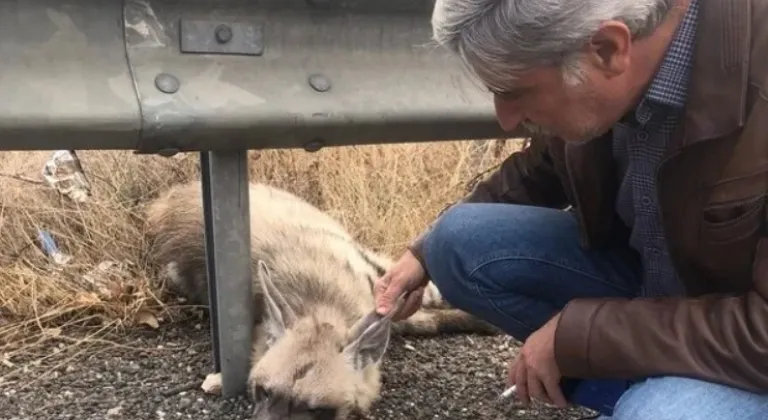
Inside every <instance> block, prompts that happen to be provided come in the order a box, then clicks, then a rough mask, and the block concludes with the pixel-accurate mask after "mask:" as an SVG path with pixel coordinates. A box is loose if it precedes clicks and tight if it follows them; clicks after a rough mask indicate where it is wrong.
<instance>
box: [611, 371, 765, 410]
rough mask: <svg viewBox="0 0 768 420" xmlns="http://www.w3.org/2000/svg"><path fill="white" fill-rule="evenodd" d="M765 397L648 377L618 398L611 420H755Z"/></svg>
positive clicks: (694, 382)
mask: <svg viewBox="0 0 768 420" xmlns="http://www.w3.org/2000/svg"><path fill="white" fill-rule="evenodd" d="M766 418H768V396H766V395H758V394H753V393H749V392H746V391H742V390H739V389H734V388H729V387H727V386H724V385H719V384H714V383H710V382H705V381H700V380H696V379H689V378H681V377H662V378H651V379H648V380H647V381H644V382H641V383H638V384H636V385H634V386H633V387H631V388H630V389H629V390H627V392H626V393H625V394H624V395H623V396H622V397H621V399H619V401H618V403H617V405H616V409H615V410H614V413H613V417H611V418H610V419H611V420H673V419H674V420H699V419H707V420H730V419H739V420H758V419H766Z"/></svg>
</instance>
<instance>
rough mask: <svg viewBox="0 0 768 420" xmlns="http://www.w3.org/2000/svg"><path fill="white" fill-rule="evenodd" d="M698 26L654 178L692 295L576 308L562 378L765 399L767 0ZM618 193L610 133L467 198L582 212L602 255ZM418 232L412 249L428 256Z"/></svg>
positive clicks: (565, 339) (562, 347)
mask: <svg viewBox="0 0 768 420" xmlns="http://www.w3.org/2000/svg"><path fill="white" fill-rule="evenodd" d="M699 19H700V20H699V30H698V40H697V47H696V52H695V58H694V61H695V62H694V68H693V71H692V81H691V83H692V85H691V88H690V90H689V99H688V106H687V111H686V117H685V121H684V124H683V127H682V130H680V131H679V132H678V135H677V141H678V144H677V147H676V148H675V149H676V150H675V151H673V152H671V153H669V154H668V155H667V156H666V158H665V160H664V161H663V163H662V164H661V166H660V168H659V171H658V174H657V176H658V185H659V205H660V207H661V213H662V219H663V223H664V227H665V230H666V233H667V240H668V243H669V248H670V253H671V255H672V258H673V261H674V264H675V266H676V268H677V271H678V273H679V274H680V276H681V279H682V280H683V282H684V284H685V285H686V286H687V289H688V292H689V293H690V295H691V297H688V298H661V299H632V300H623V299H604V298H595V299H577V300H574V301H572V302H570V303H569V304H568V305H567V306H566V307H565V309H564V310H563V312H562V316H561V319H560V323H559V325H558V327H557V332H556V336H555V354H556V358H557V362H558V365H559V367H560V369H561V372H562V374H563V375H564V376H571V377H582V378H586V377H614V378H616V377H622V378H633V377H638V376H651V375H670V374H675V375H683V376H690V377H697V378H702V379H706V380H711V381H714V382H719V383H723V384H728V385H732V386H736V387H740V388H744V389H749V390H761V391H768V231H767V230H766V220H767V219H768V213H766V194H768V90H767V89H768V0H703V1H702V4H701V9H700V13H699ZM617 186H618V180H617V177H616V176H615V175H614V162H613V159H612V155H611V139H610V135H606V136H604V137H601V138H597V139H594V140H592V141H590V142H587V143H585V144H582V145H574V144H565V143H564V142H563V141H561V140H559V139H555V138H547V139H543V138H540V139H532V142H531V145H530V147H528V148H527V149H525V150H524V151H521V152H517V153H514V154H512V155H511V156H510V157H508V158H507V159H506V161H505V162H504V163H503V164H502V166H501V167H500V168H499V169H498V170H497V171H496V172H495V173H493V174H492V175H491V176H490V177H489V179H487V180H485V181H483V182H482V183H480V184H479V185H478V186H476V188H475V189H474V190H473V192H472V193H470V194H469V195H468V196H467V197H465V198H464V199H463V200H461V202H490V201H494V202H508V203H526V204H534V205H540V206H548V207H557V208H563V207H566V206H567V205H572V206H573V207H574V209H575V211H576V214H577V215H578V217H579V220H580V221H581V229H582V240H583V244H584V246H586V247H589V246H594V247H598V246H600V245H601V244H602V243H603V240H604V239H605V238H606V233H607V232H606V230H607V229H609V224H608V223H602V222H603V221H606V220H613V218H614V201H615V198H616V192H617ZM425 233H426V232H425ZM422 238H423V235H422V236H420V237H419V238H417V239H416V240H415V241H414V242H413V243H412V244H411V246H410V247H409V248H410V249H411V250H412V251H413V252H414V253H415V254H416V256H417V258H419V259H422V249H421V248H422ZM422 261H423V259H422Z"/></svg>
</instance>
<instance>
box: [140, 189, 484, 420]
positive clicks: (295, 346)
mask: <svg viewBox="0 0 768 420" xmlns="http://www.w3.org/2000/svg"><path fill="white" fill-rule="evenodd" d="M249 203H250V225H251V232H252V233H251V249H252V272H253V278H254V282H253V286H254V287H253V293H254V299H255V311H254V312H255V319H254V328H255V329H254V332H255V334H254V351H253V359H252V367H251V373H250V389H251V396H252V398H254V399H255V402H256V407H257V413H256V417H258V418H263V419H269V418H275V417H280V415H284V414H285V413H283V414H280V410H283V411H285V410H289V409H290V411H291V413H290V416H289V417H280V418H295V419H299V418H307V419H309V418H318V419H321V418H328V419H341V418H345V417H346V416H347V414H348V413H350V412H352V411H358V412H365V411H367V410H368V409H369V407H370V405H371V404H372V403H373V402H374V401H375V400H376V399H377V398H378V394H379V387H380V378H379V363H380V360H381V357H382V356H383V354H384V351H385V349H386V347H387V344H388V341H389V336H390V330H393V331H394V332H395V333H397V334H411V335H414V334H415V335H436V334H441V333H445V332H475V333H482V334H489V333H490V334H495V333H497V332H498V331H497V330H496V329H495V328H494V327H492V326H490V325H488V324H487V323H485V322H482V321H480V320H478V319H476V318H474V317H472V316H470V315H468V314H467V313H465V312H463V311H460V310H458V309H453V308H450V307H449V306H448V305H447V303H446V302H445V301H444V300H443V299H442V297H441V296H440V293H439V291H438V290H437V289H436V288H435V287H434V286H433V285H432V284H431V283H430V285H429V287H428V289H427V292H426V293H425V294H424V301H423V303H424V305H423V308H422V309H421V310H420V311H419V312H417V313H416V314H415V315H414V316H412V317H411V318H409V319H407V320H405V321H400V322H397V323H394V324H393V323H391V322H389V320H388V319H381V318H380V317H377V316H374V312H373V308H374V295H373V284H374V282H375V281H376V279H377V278H378V277H380V276H381V275H382V274H383V273H384V272H385V271H386V270H387V269H388V268H389V267H390V266H391V265H392V263H393V261H392V260H390V259H389V258H388V257H386V256H383V255H381V254H378V253H376V252H373V251H372V250H370V249H368V248H366V247H365V246H363V245H361V244H360V243H358V242H357V241H355V239H354V238H353V237H352V236H351V235H350V234H349V233H348V232H347V231H346V229H345V228H344V227H343V226H342V225H341V224H340V223H339V222H337V221H336V220H335V219H333V218H332V217H330V216H329V215H328V214H327V213H325V212H322V211H320V210H319V209H317V208H316V207H314V206H312V205H311V204H309V203H308V202H306V201H305V200H303V199H302V198H300V197H298V196H296V195H294V194H291V193H289V192H287V191H284V190H281V189H277V188H274V187H271V186H268V185H265V184H258V183H251V184H250V186H249ZM203 235H204V224H203V213H202V197H201V188H200V184H199V182H191V183H187V184H184V185H179V186H175V187H172V188H171V189H170V190H169V191H167V192H165V193H164V194H163V195H161V196H160V197H159V198H157V199H156V200H154V201H153V202H152V203H150V204H149V206H148V208H147V236H148V239H149V242H150V248H149V254H148V255H149V259H150V261H151V263H152V264H153V265H155V266H156V267H158V276H157V280H158V281H159V282H161V283H162V284H165V285H167V286H168V289H169V290H170V291H171V292H173V293H175V294H178V295H180V296H183V297H185V298H186V299H188V300H189V301H190V302H191V303H195V304H202V305H205V304H207V294H208V293H207V283H206V269H205V247H204V241H203ZM267 401H269V404H266V402H267ZM267 407H269V408H267ZM281 407H282V408H281ZM259 410H261V411H259ZM323 416H325V417H323Z"/></svg>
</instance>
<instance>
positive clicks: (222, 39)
mask: <svg viewBox="0 0 768 420" xmlns="http://www.w3.org/2000/svg"><path fill="white" fill-rule="evenodd" d="M213 33H214V35H215V36H216V42H218V43H219V44H226V43H227V42H229V41H231V40H232V28H230V27H229V25H224V24H221V25H219V26H217V27H216V29H214V31H213Z"/></svg>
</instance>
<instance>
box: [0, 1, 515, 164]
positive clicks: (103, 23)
mask: <svg viewBox="0 0 768 420" xmlns="http://www.w3.org/2000/svg"><path fill="white" fill-rule="evenodd" d="M431 9H432V1H431V0H409V1H405V0H354V1H343V0H338V1H337V0H311V1H310V0H262V1H254V0H219V1H215V2H212V1H210V0H186V1H173V0H125V1H119V0H59V1H55V0H37V1H34V2H23V1H20V0H17V1H2V2H0V33H2V35H3V36H2V37H0V57H2V60H3V66H1V67H0V98H3V100H2V101H0V134H2V136H1V138H2V140H0V149H58V148H60V147H62V145H63V144H65V145H66V147H69V148H74V149H140V150H141V151H143V152H159V151H163V152H167V151H168V150H171V151H176V150H178V151H188V150H217V149H229V150H232V149H244V148H247V149H261V148H286V147H305V146H306V147H310V148H317V147H324V146H336V145H348V144H364V143H383V142H411V141H426V140H451V139H463V138H473V139H476V138H494V137H501V136H504V134H503V133H502V132H501V130H500V128H499V127H498V124H497V123H496V121H495V119H494V116H493V108H492V102H491V98H490V96H489V95H488V94H487V93H486V92H484V91H483V90H482V89H481V88H480V87H479V86H478V85H477V84H476V83H474V82H472V81H470V80H469V79H468V78H467V75H466V72H465V71H464V69H463V68H462V67H461V66H460V64H459V63H458V61H457V60H456V59H454V58H452V57H448V56H447V55H446V53H445V52H444V51H442V50H440V49H436V48H435V47H433V46H432V45H431V44H430V35H431V27H430V25H429V19H430V14H431ZM182 20H183V21H184V22H194V21H205V22H207V23H206V24H204V25H197V26H196V30H197V31H198V32H197V33H196V34H195V36H194V37H193V38H194V40H193V42H192V44H189V43H185V48H183V49H182V45H181V44H182V43H181V39H182V31H181V22H182ZM219 24H221V25H228V26H229V27H230V29H232V31H231V36H232V37H231V38H230V39H229V41H226V42H224V43H221V39H224V40H226V39H227V38H228V35H227V32H226V31H224V32H223V34H222V33H219V34H218V35H217V33H216V31H215V28H218V27H219ZM206 28H210V29H209V32H210V34H209V35H208V36H210V37H211V38H210V39H211V40H212V41H211V42H210V43H206V42H205V41H204V40H203V39H202V38H201V37H204V34H203V33H204V32H205V31H206V30H208V29H206ZM242 28H251V30H245V31H244V30H243V29H242ZM253 28H258V30H259V31H260V35H257V34H252V38H251V39H250V41H246V40H244V39H243V36H245V35H244V34H245V33H249V31H252V30H254V29H253ZM187 32H188V31H187ZM190 39H191V38H188V39H187V41H189V40H190ZM256 39H260V41H258V42H257V41H254V40H256ZM229 43H234V44H232V45H229V46H227V45H228V44H229ZM249 43H250V44H249ZM190 45H191V46H190ZM248 45H250V49H251V53H253V52H256V54H255V55H254V54H251V55H247V54H233V52H237V50H242V49H243V48H246V47H247V46H248ZM206 48H207V49H209V50H211V51H216V50H217V49H218V50H226V51H222V53H216V52H213V53H207V54H206V53H201V52H199V50H201V49H206ZM246 49H247V48H246ZM191 50H195V51H191ZM161 75H162V76H161ZM158 76H161V77H162V78H164V79H161V80H158ZM168 77H170V79H169V78H168ZM169 81H170V82H171V87H174V86H175V89H171V91H170V92H169V90H168V89H164V90H161V87H163V86H168V85H167V84H166V85H164V84H162V83H163V82H169ZM174 83H175V85H174Z"/></svg>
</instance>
